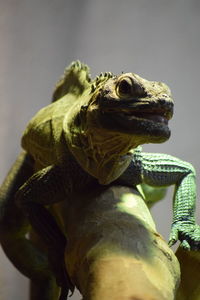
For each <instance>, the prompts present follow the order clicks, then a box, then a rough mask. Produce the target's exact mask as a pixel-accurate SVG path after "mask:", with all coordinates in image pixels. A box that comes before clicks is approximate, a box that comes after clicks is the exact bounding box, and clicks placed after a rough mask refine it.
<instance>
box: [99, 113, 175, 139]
mask: <svg viewBox="0 0 200 300" xmlns="http://www.w3.org/2000/svg"><path fill="white" fill-rule="evenodd" d="M171 117H172V111H171V110H169V111H168V110H161V109H157V110H155V109H154V110H146V111H144V112H139V111H138V110H135V111H134V110H128V109H126V110H125V109H123V110H120V111H117V110H112V111H111V110H106V111H105V110H103V111H101V113H100V114H99V118H100V123H101V124H103V127H105V128H107V129H110V130H112V131H118V132H122V133H126V134H130V135H136V136H141V137H144V140H145V142H144V143H162V142H165V141H166V140H168V139H169V137H170V129H169V127H168V121H169V120H170V119H171Z"/></svg>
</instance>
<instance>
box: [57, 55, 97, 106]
mask: <svg viewBox="0 0 200 300" xmlns="http://www.w3.org/2000/svg"><path fill="white" fill-rule="evenodd" d="M90 85H91V77H90V73H89V67H88V66H87V65H85V64H83V63H81V62H80V61H79V60H77V61H74V62H72V63H71V65H70V66H69V67H67V68H66V69H65V71H64V74H63V76H62V77H61V78H60V80H59V81H58V82H57V84H56V87H55V90H54V93H53V97H52V102H54V101H57V100H59V99H60V98H62V97H63V96H65V95H66V94H68V93H72V94H75V95H77V96H79V95H81V94H82V93H83V92H84V90H85V89H86V88H88V87H89V86H90Z"/></svg>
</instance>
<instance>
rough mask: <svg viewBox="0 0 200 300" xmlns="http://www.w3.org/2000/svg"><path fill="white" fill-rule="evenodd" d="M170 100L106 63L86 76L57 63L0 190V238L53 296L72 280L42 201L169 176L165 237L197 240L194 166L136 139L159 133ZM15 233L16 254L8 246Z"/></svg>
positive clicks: (164, 90) (155, 139)
mask: <svg viewBox="0 0 200 300" xmlns="http://www.w3.org/2000/svg"><path fill="white" fill-rule="evenodd" d="M173 107H174V103H173V99H172V95H171V91H170V89H169V87H168V86H167V85H166V84H164V83H162V82H156V81H149V80H147V79H144V78H142V77H140V76H139V75H137V74H135V73H122V74H120V75H114V74H113V73H110V72H106V73H101V74H100V75H99V76H97V77H96V78H95V79H93V80H92V79H91V76H90V73H89V68H88V66H87V65H85V64H83V63H81V62H79V61H76V62H73V63H72V64H71V65H70V66H69V67H68V68H66V70H65V73H64V75H63V77H62V78H61V79H60V80H59V82H58V83H57V86H56V89H55V92H54V94H53V98H52V103H51V104H49V105H47V106H46V107H44V108H42V109H41V110H40V111H39V112H38V113H37V114H36V115H35V116H34V117H33V119H32V120H31V121H30V122H29V124H28V125H27V128H26V129H25V132H24V134H23V136H22V148H23V149H24V152H22V153H21V154H20V156H19V158H18V159H17V161H16V163H15V164H14V166H13V168H12V169H11V171H10V173H9V174H8V176H7V178H6V179H5V181H4V183H3V185H2V187H1V189H0V230H1V233H2V234H1V244H2V247H3V249H4V251H5V252H6V254H7V255H8V256H9V258H10V259H11V261H13V263H14V264H15V265H16V266H17V267H18V269H19V270H20V271H21V272H22V273H24V274H25V275H27V276H28V277H30V278H32V277H33V278H34V277H37V276H39V274H45V276H46V274H48V275H49V274H50V275H49V276H51V269H52V270H53V273H54V274H55V276H56V280H57V284H58V285H59V286H61V287H62V292H61V296H60V299H65V298H66V297H67V295H68V290H71V291H73V289H74V286H73V283H72V282H71V279H70V278H69V276H68V274H67V271H66V268H65V266H64V263H63V255H64V254H63V253H64V249H65V246H66V239H67V237H66V236H65V233H64V232H62V230H61V228H60V226H59V224H58V222H57V221H56V218H54V216H52V214H51V207H54V204H57V203H60V202H61V201H67V199H73V194H74V193H84V191H86V190H87V189H95V188H96V187H97V186H99V185H100V186H104V185H105V186H106V185H107V186H109V185H111V184H113V183H119V184H123V185H127V186H131V187H136V188H137V189H138V190H139V191H142V187H143V184H147V185H149V186H155V187H158V186H161V187H163V186H170V185H175V191H174V199H173V220H172V226H171V233H170V238H169V245H170V246H172V245H173V244H175V243H176V242H177V241H178V240H180V243H181V247H183V248H184V249H185V250H199V249H200V227H199V225H197V224H196V221H195V201H196V187H195V169H194V167H193V166H192V165H191V164H190V163H188V162H184V161H182V160H180V159H178V158H175V157H173V156H171V155H168V154H158V153H146V152H143V151H142V148H141V145H143V144H146V143H163V142H165V141H167V140H168V139H169V137H170V128H169V126H168V122H169V120H170V119H171V118H172V116H173ZM48 208H50V209H48ZM30 225H31V226H32V227H33V229H34V230H35V231H36V232H37V233H38V235H39V236H40V237H41V238H42V239H43V240H44V242H45V244H46V246H47V249H48V251H47V252H48V259H47V258H46V256H45V255H43V254H41V253H40V252H39V250H38V249H35V247H34V245H32V244H31V241H28V240H27V239H26V238H25V234H26V233H27V232H28V231H29V230H30ZM16 240H17V242H19V240H20V243H21V244H20V245H21V246H20V250H21V252H20V251H19V252H18V253H16V249H11V247H10V243H12V241H16ZM23 251H26V254H27V258H24V256H23V255H22V253H24V252H23ZM29 254H30V255H29ZM30 257H31V258H32V259H29V258H30ZM48 260H49V261H50V265H51V269H50V270H49V265H48Z"/></svg>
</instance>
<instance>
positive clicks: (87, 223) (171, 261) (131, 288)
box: [60, 186, 180, 300]
mask: <svg viewBox="0 0 200 300" xmlns="http://www.w3.org/2000/svg"><path fill="white" fill-rule="evenodd" d="M86 194H87V195H85V199H83V195H80V197H79V196H77V197H76V198H75V199H74V198H73V201H72V202H71V203H69V204H68V205H67V206H68V207H66V203H65V204H64V203H63V205H65V207H64V206H63V207H62V209H61V211H60V213H61V214H62V222H63V224H64V227H65V230H66V235H67V237H68V247H67V249H66V253H65V260H66V266H67V270H68V272H69V274H70V277H71V278H72V280H73V282H74V284H75V285H76V287H77V288H78V289H79V290H80V292H81V294H82V296H83V299H84V300H150V299H151V300H173V299H174V297H175V293H176V289H177V286H178V283H179V277H180V271H179V263H178V261H177V259H176V257H175V255H174V253H173V251H172V250H171V249H170V248H169V247H168V245H167V243H166V242H165V241H164V240H163V238H162V237H161V236H160V235H159V234H158V233H157V231H156V228H155V224H154V222H153V220H152V217H151V215H150V213H149V210H148V208H147V206H146V205H145V203H144V202H143V200H142V198H141V197H140V196H139V195H138V194H137V192H136V191H135V190H133V189H131V188H128V187H119V186H112V187H107V188H106V187H104V188H100V189H99V190H96V189H95V191H94V192H91V193H90V192H89V193H86Z"/></svg>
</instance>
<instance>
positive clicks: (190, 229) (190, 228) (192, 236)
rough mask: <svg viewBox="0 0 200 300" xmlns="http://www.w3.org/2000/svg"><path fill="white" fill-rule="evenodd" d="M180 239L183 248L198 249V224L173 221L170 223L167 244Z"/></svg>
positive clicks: (199, 243)
mask: <svg viewBox="0 0 200 300" xmlns="http://www.w3.org/2000/svg"><path fill="white" fill-rule="evenodd" d="M178 240H180V242H181V244H180V246H181V247H182V248H183V249H184V250H193V251H198V250H200V226H199V225H197V224H191V223H189V222H188V223H187V222H180V221H179V222H175V223H173V225H172V229H171V233H170V238H169V246H170V247H171V246H172V245H174V244H175V243H176V242H177V241H178Z"/></svg>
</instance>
